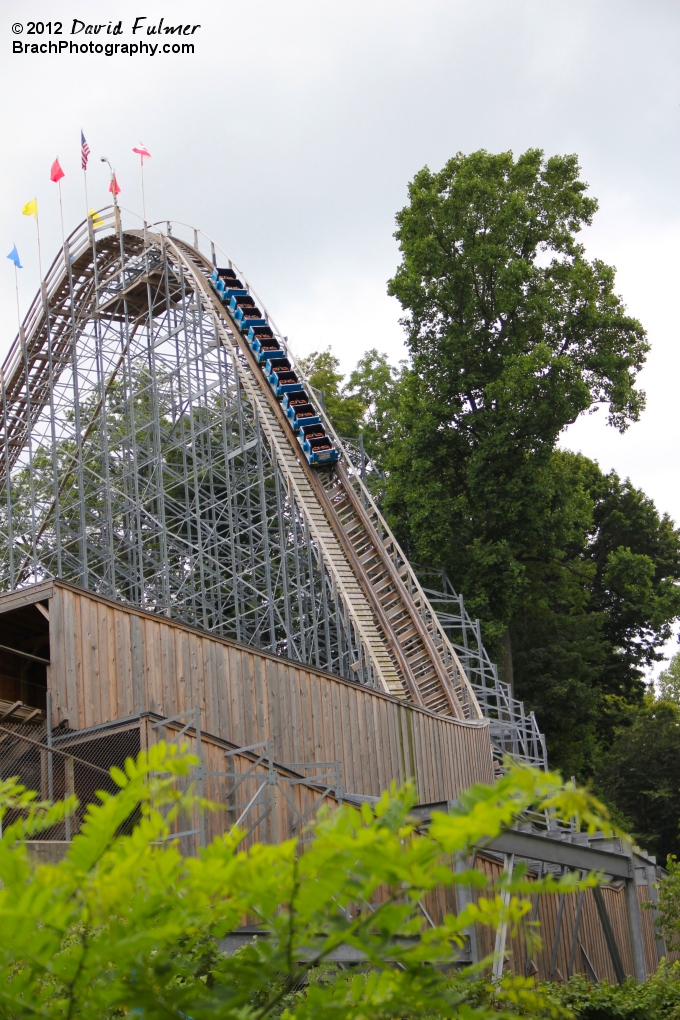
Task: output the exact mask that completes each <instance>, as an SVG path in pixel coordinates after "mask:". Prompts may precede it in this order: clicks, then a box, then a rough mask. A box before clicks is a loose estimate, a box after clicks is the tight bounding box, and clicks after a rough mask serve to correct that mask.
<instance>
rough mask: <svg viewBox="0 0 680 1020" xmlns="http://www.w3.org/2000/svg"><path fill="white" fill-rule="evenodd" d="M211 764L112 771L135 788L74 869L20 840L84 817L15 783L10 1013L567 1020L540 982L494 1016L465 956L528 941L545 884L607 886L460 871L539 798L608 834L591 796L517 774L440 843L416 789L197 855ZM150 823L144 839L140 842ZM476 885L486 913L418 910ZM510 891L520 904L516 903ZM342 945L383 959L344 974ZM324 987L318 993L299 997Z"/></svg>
mask: <svg viewBox="0 0 680 1020" xmlns="http://www.w3.org/2000/svg"><path fill="white" fill-rule="evenodd" d="M192 764H195V759H192V758H190V757H189V756H188V755H187V754H186V753H185V752H184V751H179V752H177V751H176V749H174V748H166V747H165V746H164V745H162V744H161V745H157V746H154V747H151V748H150V749H149V751H148V752H142V753H141V754H140V755H139V757H138V759H137V762H133V761H131V760H128V761H127V762H126V765H125V771H124V772H123V771H121V770H118V769H114V770H112V775H113V777H114V779H115V781H116V783H117V785H118V786H119V788H120V789H119V792H118V794H117V795H116V796H109V795H107V794H104V793H100V794H99V803H98V804H95V805H90V806H89V807H88V809H87V812H86V817H85V822H84V825H83V828H82V832H81V833H80V834H79V835H78V836H77V837H76V838H75V839H74V840H73V842H72V844H71V846H70V848H69V851H68V853H67V855H66V857H65V859H64V860H63V861H62V862H61V863H60V864H58V865H39V866H37V867H35V868H32V867H31V865H30V864H29V861H28V857H27V853H26V848H25V846H24V845H23V844H22V843H21V840H23V839H24V838H25V837H26V836H27V835H29V834H34V833H35V832H37V831H39V829H40V827H41V825H42V826H46V825H50V824H54V822H55V820H56V819H57V818H59V817H61V816H63V813H64V811H65V810H66V809H67V806H66V805H56V807H50V806H48V805H44V804H39V803H37V802H36V801H35V797H34V795H32V794H28V793H27V792H26V791H25V790H24V789H23V788H22V787H20V786H18V785H17V784H16V783H14V782H13V781H10V782H6V783H4V784H3V785H2V787H1V788H0V805H1V810H2V814H3V817H4V819H5V821H6V819H7V812H8V811H11V812H12V813H13V815H14V816H16V814H17V813H18V814H19V820H18V821H16V820H15V821H14V822H12V823H11V824H9V825H5V828H4V832H3V835H2V840H1V841H0V880H1V881H2V888H1V889H0V930H2V934H3V937H2V940H1V942H0V1015H3V1016H8V1017H12V1018H13V1020H15V1018H16V1020H19V1018H23V1017H26V1018H28V1017H32V1018H35V1017H43V1018H45V1020H47V1018H50V1020H52V1018H54V1020H62V1018H72V1017H76V1016H87V1017H115V1016H127V1015H129V1014H135V1015H136V1014H141V1015H143V1016H144V1017H145V1018H148V1020H153V1018H159V1020H160V1018H163V1020H167V1018H170V1017H174V1018H177V1020H179V1018H186V1017H187V1016H189V1017H191V1018H193V1020H204V1018H205V1020H208V1018H213V1017H214V1016H216V1015H217V1016H220V1017H221V1018H225V1020H227V1018H234V1020H236V1018H238V1020H246V1018H253V1020H254V1018H264V1017H268V1016H280V1015H282V1016H285V1017H289V1018H292V1017H296V1018H307V1017H310V1018H311V1017H319V1016H323V1017H338V1018H341V1020H350V1018H357V1020H358V1018H362V1020H363V1018H371V1017H375V1018H381V1020H387V1018H391V1017H394V1018H398V1017H404V1016H409V1017H436V1016H440V1017H442V1016H446V1017H461V1018H467V1020H473V1018H477V1020H484V1018H489V1020H490V1018H491V1016H499V1015H501V1016H502V1015H506V1013H507V1012H508V1009H509V1008H510V1007H512V1008H513V1009H514V1008H515V1007H516V1006H517V1005H521V1007H522V1009H523V1010H526V1011H527V1012H530V1011H532V1010H533V1011H536V1010H538V1009H540V1008H543V1007H544V1006H545V1007H546V1008H548V1007H547V1005H546V1003H547V1000H546V999H545V996H543V995H541V993H540V992H537V991H536V990H535V989H534V988H533V985H532V982H531V981H528V980H527V979H524V978H517V979H513V978H508V979H505V980H504V981H503V983H502V986H501V987H500V989H498V991H497V993H496V992H494V994H493V996H490V994H488V993H487V995H486V998H487V1000H488V1001H487V1004H485V1003H484V1002H483V1001H481V996H480V993H479V987H478V986H476V985H475V984H474V983H468V982H466V981H465V980H463V979H464V978H465V976H466V973H470V971H469V969H468V971H467V972H465V971H464V972H463V973H462V974H458V976H457V977H455V978H452V977H451V976H449V974H448V968H450V966H451V963H452V959H453V953H454V952H455V950H456V947H458V946H460V945H462V943H463V937H464V930H465V928H466V927H467V926H468V925H469V924H470V923H472V922H473V921H477V922H479V923H481V924H487V925H491V926H494V927H495V926H496V925H497V924H498V923H499V921H500V920H501V919H502V918H503V917H505V918H506V919H507V920H508V923H509V926H510V929H511V930H512V929H513V928H514V926H515V925H516V924H517V922H518V921H519V919H520V918H521V917H523V916H524V915H525V914H526V913H527V912H528V910H529V909H530V900H529V899H528V898H527V896H526V894H527V892H528V891H529V889H530V890H531V892H534V893H535V892H536V891H538V890H539V888H540V890H542V891H546V892H560V891H574V890H575V889H578V888H582V887H584V885H592V884H593V882H594V879H593V878H592V877H589V878H587V879H585V880H584V881H583V882H579V881H577V880H576V878H575V876H574V875H571V876H568V877H567V878H565V879H564V880H560V881H556V880H555V879H554V878H552V877H548V878H546V879H545V880H542V881H541V882H540V883H538V884H537V883H531V885H530V886H529V885H528V884H527V883H526V882H524V879H523V874H522V872H521V870H516V872H515V874H514V875H513V877H512V880H508V876H504V877H503V879H502V880H501V882H500V883H499V885H498V886H490V887H488V888H487V882H488V879H486V877H485V876H484V875H482V874H481V873H480V872H476V871H472V872H465V871H464V872H460V873H459V872H454V870H453V868H452V866H451V864H452V858H451V855H455V854H460V853H463V854H466V853H467V852H468V850H469V848H470V845H471V843H473V842H478V841H479V840H480V839H482V838H493V836H494V835H496V834H497V833H498V832H499V831H500V829H501V827H502V826H504V825H507V824H510V823H512V822H513V821H514V820H515V819H516V818H517V816H518V815H519V814H520V813H521V812H522V811H524V810H526V809H527V808H529V807H531V806H534V807H536V808H538V809H541V810H543V809H545V808H547V807H552V808H554V810H555V811H556V813H557V815H558V816H560V817H565V818H566V817H569V816H572V815H574V814H576V815H577V816H579V817H580V818H581V819H582V821H583V824H584V825H586V826H588V827H590V828H592V827H596V826H601V825H603V824H606V819H605V817H604V813H603V809H602V807H601V805H599V804H598V802H597V801H595V800H594V799H593V798H592V797H591V796H590V795H589V794H588V793H586V792H584V791H582V790H578V789H576V788H574V787H573V786H571V785H570V784H567V785H566V786H565V785H563V784H562V783H561V780H560V779H559V777H558V776H556V775H554V774H545V773H540V772H536V771H532V770H528V769H515V770H513V771H512V772H510V773H509V774H508V775H507V776H505V777H504V778H503V779H502V780H501V781H500V782H499V783H497V784H496V785H495V786H494V787H485V786H478V787H475V788H473V789H472V790H469V791H468V792H467V793H466V794H465V795H464V796H463V797H462V798H461V805H460V807H459V809H458V810H457V811H456V812H454V813H453V814H452V815H436V816H435V818H434V820H433V824H432V831H431V832H430V833H428V834H425V835H423V834H420V833H418V832H416V831H415V830H414V827H413V824H412V823H411V822H410V821H409V811H410V809H411V807H412V805H413V803H414V799H413V795H412V792H411V791H410V790H409V789H406V790H402V791H400V792H397V791H392V793H391V794H390V795H387V794H385V795H384V796H383V797H382V799H381V800H380V802H379V803H378V804H377V805H375V807H374V808H369V807H368V805H364V806H363V807H362V809H361V811H357V810H355V809H354V808H351V807H347V806H346V807H343V808H340V809H337V810H336V811H334V812H333V813H329V812H326V813H324V814H322V815H320V817H319V818H318V820H317V823H316V825H315V828H314V835H313V840H312V841H311V843H308V844H307V845H306V846H305V848H304V851H303V850H302V848H301V847H298V846H297V845H296V843H295V841H293V840H289V841H288V842H285V843H283V844H280V845H277V846H265V845H261V844H256V845H254V846H253V847H252V848H251V849H250V850H248V851H246V852H243V851H241V850H240V849H239V843H240V840H241V834H240V833H239V832H237V831H232V832H230V833H229V834H227V835H226V836H224V837H223V838H220V839H217V840H215V841H214V842H213V843H212V844H211V845H210V846H209V847H207V848H206V849H205V850H204V851H202V852H201V854H200V855H199V856H198V857H197V858H189V859H183V858H182V857H181V856H180V854H179V852H178V850H177V849H176V847H175V846H174V845H173V844H172V842H171V841H169V840H168V836H169V835H170V831H171V829H170V826H171V823H172V822H173V819H175V818H177V816H178V813H179V812H180V811H181V810H187V809H188V808H189V807H190V805H191V797H190V794H184V795H179V794H177V793H175V791H174V787H173V778H174V777H175V776H177V775H186V774H187V772H188V769H189V767H190V766H191V765H192ZM70 806H71V808H72V807H73V805H72V804H71V805H70ZM131 816H134V817H136V818H137V819H138V820H137V822H136V825H135V827H134V829H133V831H132V832H131V834H129V835H121V834H120V832H121V825H122V823H123V822H124V821H125V820H126V819H129V818H130V817H131ZM457 882H458V883H461V882H462V883H465V884H469V883H471V882H474V883H475V884H476V885H477V886H478V887H479V897H478V900H477V902H476V903H475V904H474V905H470V906H468V907H467V908H466V909H465V910H463V911H462V912H461V913H460V914H459V915H458V916H457V917H453V916H448V917H446V918H445V920H444V922H443V923H442V924H441V925H440V926H439V927H436V928H431V927H427V925H426V924H425V921H424V918H423V915H422V911H421V909H420V907H419V901H420V900H421V899H422V897H423V895H424V894H425V893H426V892H427V891H429V890H433V889H436V888H437V887H440V886H448V885H452V884H455V883H457ZM501 887H505V888H509V890H510V892H511V895H510V897H509V903H507V904H506V903H505V900H504V898H503V897H502V896H501V895H500V888H501ZM244 919H249V920H250V921H251V922H252V921H253V920H254V921H257V922H259V923H260V924H261V925H262V928H263V931H264V932H268V933H269V934H268V935H263V936H262V937H258V938H254V939H253V941H252V942H251V943H249V944H247V945H246V946H245V947H244V949H242V950H241V951H240V952H238V953H235V954H233V955H231V956H227V955H225V954H224V953H223V952H221V951H220V948H219V940H220V939H221V938H222V937H223V936H224V935H225V934H226V933H227V932H229V931H231V930H233V929H235V928H238V927H239V926H240V925H242V924H243V922H244ZM416 935H417V936H420V937H419V938H413V936H416ZM340 945H348V946H352V947H355V948H356V949H358V950H360V951H361V952H363V953H364V954H365V957H366V965H365V966H363V967H362V968H361V969H360V970H358V971H357V970H354V971H337V970H335V969H334V968H333V967H332V966H330V965H329V964H327V963H326V961H328V959H329V957H330V956H331V954H332V953H333V951H334V950H335V949H336V948H337V947H338V946H340ZM395 961H396V963H397V964H398V966H395V965H394V962H395ZM305 976H309V978H310V983H309V986H308V988H307V989H306V991H304V992H296V989H299V988H300V987H301V985H302V979H304V978H305Z"/></svg>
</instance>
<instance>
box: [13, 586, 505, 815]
mask: <svg viewBox="0 0 680 1020" xmlns="http://www.w3.org/2000/svg"><path fill="white" fill-rule="evenodd" d="M37 587H39V588H40V589H43V590H44V591H45V593H46V595H47V597H48V600H49V614H50V658H51V667H50V668H49V671H48V672H49V680H48V683H49V687H50V690H51V691H52V696H53V703H54V712H55V719H54V722H55V723H57V722H59V721H61V720H63V719H68V722H69V725H70V726H71V727H74V728H83V727H88V726H95V725H97V724H99V723H102V722H108V721H110V720H113V719H122V718H126V717H128V716H133V715H138V714H139V713H140V712H145V711H151V712H157V713H159V714H161V715H165V716H167V717H169V716H173V715H175V714H177V713H180V712H183V711H185V710H186V709H190V708H194V707H196V705H197V704H198V705H199V706H200V711H201V725H202V727H203V728H204V729H205V731H207V732H208V733H212V734H214V735H215V736H217V737H220V738H222V739H225V740H228V741H232V742H233V743H235V744H237V745H239V746H246V745H250V744H254V743H257V742H259V741H263V740H268V739H270V738H271V739H272V740H273V743H274V755H275V758H276V760H277V761H279V762H282V763H285V762H312V761H336V760H339V761H341V762H342V767H343V778H344V786H345V789H346V790H348V791H350V792H354V793H360V794H368V795H371V796H377V795H379V794H380V793H381V792H382V791H383V790H384V789H386V788H387V787H389V785H390V783H391V782H392V781H396V782H397V783H403V782H404V781H406V780H407V779H410V778H412V779H414V781H415V783H416V786H417V790H418V795H419V799H420V801H421V802H423V803H430V802H434V801H442V800H453V799H455V798H456V797H457V796H458V794H459V793H460V791H461V790H463V789H465V788H466V787H468V786H470V785H472V784H473V783H476V782H486V783H489V782H492V781H493V763H492V756H491V743H490V739H489V730H488V724H487V723H486V722H483V723H482V724H479V723H466V722H460V721H458V720H454V719H448V718H446V717H444V716H437V715H434V714H432V713H430V712H427V711H424V710H422V709H418V708H414V707H409V706H406V705H403V704H401V703H400V702H398V701H397V700H396V699H394V698H391V697H389V696H387V695H384V694H381V693H378V692H376V691H372V690H369V689H367V688H365V687H359V686H358V685H355V684H352V683H350V682H348V681H345V680H341V679H340V678H338V677H334V676H332V675H331V674H329V673H324V672H322V671H319V670H313V669H310V668H308V667H305V666H301V665H297V664H295V663H293V662H290V661H289V660H286V659H282V658H278V657H277V656H274V655H269V654H267V653H263V652H259V651H256V650H254V649H251V648H248V647H245V646H243V645H238V644H236V643H235V642H231V641H225V640H221V639H219V638H216V637H213V636H211V635H208V634H205V633H203V632H201V631H198V630H195V629H192V628H190V627H185V626H182V625H181V624H177V623H175V622H173V621H171V620H166V619H164V618H162V617H158V616H154V615H152V614H150V613H145V612H142V611H140V610H136V609H134V608H131V607H126V606H123V605H120V604H118V603H114V602H109V601H107V600H105V599H101V598H98V597H97V596H94V595H92V594H90V593H88V592H84V591H82V590H80V589H77V588H72V587H70V586H68V585H64V584H62V583H61V582H53V583H51V584H50V585H49V586H48V585H41V586H37ZM48 588H49V591H48ZM36 594H37V593H36ZM15 597H16V593H15ZM4 598H7V599H11V596H3V597H0V612H1V611H2V602H3V599H4Z"/></svg>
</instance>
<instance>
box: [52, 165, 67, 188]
mask: <svg viewBox="0 0 680 1020" xmlns="http://www.w3.org/2000/svg"><path fill="white" fill-rule="evenodd" d="M62 177H66V174H65V173H64V171H63V170H62V169H61V167H60V166H59V160H58V159H55V161H54V163H53V164H52V169H51V170H50V180H51V181H54V183H55V184H56V183H57V181H60V180H61V179H62Z"/></svg>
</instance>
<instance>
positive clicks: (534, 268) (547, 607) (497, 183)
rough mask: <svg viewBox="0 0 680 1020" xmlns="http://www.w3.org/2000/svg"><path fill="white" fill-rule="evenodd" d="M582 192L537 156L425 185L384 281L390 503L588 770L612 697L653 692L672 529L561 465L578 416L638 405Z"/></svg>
mask: <svg viewBox="0 0 680 1020" xmlns="http://www.w3.org/2000/svg"><path fill="white" fill-rule="evenodd" d="M586 192H587V185H586V184H585V183H584V182H583V181H582V180H581V178H580V171H579V166H578V161H577V159H576V157H575V156H554V157H551V158H548V159H546V158H545V156H544V154H543V153H542V152H541V151H540V150H537V149H531V150H529V151H527V152H526V153H524V154H523V155H520V156H519V157H518V158H517V159H515V158H514V157H513V155H512V154H511V153H501V154H498V155H493V154H490V153H487V152H484V151H480V152H476V153H473V154H471V155H469V156H465V155H462V154H459V155H458V156H456V157H455V158H454V159H452V160H450V161H449V162H448V163H447V164H446V166H445V167H444V169H443V170H442V171H441V172H439V173H433V172H431V171H430V170H429V169H428V168H427V167H426V168H424V169H423V170H421V171H420V172H419V173H418V174H416V176H415V178H414V180H413V182H412V183H411V184H410V186H409V203H408V205H407V206H406V207H405V208H404V209H402V210H401V212H400V213H399V214H398V215H397V227H398V229H397V232H396V237H397V239H398V241H399V245H400V249H401V255H402V257H401V263H400V265H399V267H398V269H397V272H396V273H395V275H394V277H393V278H392V280H390V282H389V292H390V293H391V294H393V295H394V296H396V297H397V298H398V300H399V301H400V303H401V305H402V307H403V309H404V313H405V314H404V318H403V320H402V321H403V324H404V326H405V328H406V332H407V345H408V349H409V353H410V365H409V368H408V369H407V370H406V371H405V372H404V373H403V377H402V380H401V382H400V384H399V387H398V390H399V392H398V400H397V403H396V405H395V411H394V419H395V420H394V423H393V425H392V426H391V430H390V433H389V434H390V436H391V437H392V442H391V445H390V447H389V451H388V453H387V456H386V466H387V468H388V482H387V488H386V497H385V507H386V510H387V512H388V515H389V516H390V519H391V522H392V524H393V526H394V528H395V530H396V531H397V533H398V535H399V537H400V539H401V540H402V542H403V543H404V544H405V546H406V547H407V550H408V551H409V554H410V555H411V556H412V557H413V558H414V559H417V560H419V561H421V562H426V563H431V564H433V565H437V566H443V567H445V568H446V569H447V571H448V572H449V574H450V576H451V577H452V579H453V581H454V583H455V584H456V586H457V587H458V588H459V589H461V590H462V591H464V593H465V595H466V600H467V602H468V605H469V607H470V608H471V609H472V610H473V612H474V613H476V615H478V616H480V617H481V618H482V620H483V622H484V624H485V635H486V639H487V641H488V642H489V643H490V644H491V645H492V647H493V650H494V652H495V654H496V656H497V658H498V659H499V660H500V662H501V667H502V672H503V676H504V678H505V679H506V680H508V681H510V682H511V683H513V684H514V686H515V689H516V692H517V693H518V694H519V695H520V696H523V697H526V699H527V701H528V702H529V704H530V705H531V707H532V708H535V709H536V710H537V712H538V714H539V719H540V722H541V725H542V726H543V727H545V729H546V730H547V732H548V736H549V738H550V743H551V751H552V753H553V760H554V761H556V764H559V765H560V766H562V767H563V768H565V769H569V770H575V769H579V770H581V771H582V772H583V771H585V772H587V771H588V770H589V769H590V768H591V767H592V761H593V755H594V751H595V746H596V744H597V742H598V740H601V739H603V729H604V730H605V731H606V730H607V727H609V731H608V732H609V735H611V731H612V727H613V725H615V723H616V722H617V719H618V717H617V711H616V708H615V706H616V705H617V704H618V702H617V700H616V699H617V698H619V699H620V698H623V699H624V701H631V700H632V701H635V700H636V699H637V700H639V699H640V698H641V697H642V693H643V684H642V682H641V676H642V668H643V667H644V665H645V664H647V663H649V662H650V661H653V659H654V658H655V657H657V655H658V648H659V646H660V644H662V643H663V641H664V640H665V639H666V637H667V635H668V633H669V626H670V621H672V619H673V617H674V616H675V615H677V613H678V611H679V609H680V602H679V600H678V589H677V580H678V578H679V577H680V560H679V558H678V548H679V547H678V536H677V533H676V532H675V530H674V528H673V525H672V522H670V521H669V520H668V519H666V518H661V517H659V515H658V513H657V511H656V509H655V508H654V506H653V504H652V503H651V501H649V500H647V499H646V497H644V495H643V494H642V493H640V492H639V491H637V490H635V489H634V488H633V487H632V486H631V485H630V483H628V482H622V481H621V480H620V479H619V478H618V477H617V476H616V475H614V474H611V475H604V474H603V473H602V472H601V471H600V470H599V468H598V467H597V465H596V464H594V463H593V462H591V461H587V459H586V458H582V457H576V456H574V455H570V454H561V453H560V452H559V451H558V450H557V442H558V439H559V437H560V434H561V433H562V431H563V430H564V428H565V427H566V426H567V425H569V424H570V423H572V422H574V421H575V420H576V418H577V417H578V416H579V415H580V414H582V413H583V412H585V411H586V410H594V409H597V408H598V407H599V406H600V405H602V406H604V407H606V409H607V414H608V421H609V423H610V424H611V425H612V426H613V427H615V428H617V429H619V430H620V431H624V430H625V429H626V428H627V427H628V426H629V424H630V423H632V422H634V421H636V420H637V419H638V417H639V415H640V412H641V410H642V408H643V407H644V395H643V394H642V393H641V392H640V391H639V389H638V388H637V387H636V378H637V375H638V373H639V371H640V369H641V368H642V366H643V364H644V361H645V357H646V354H647V351H648V342H647V339H646V335H645V331H644V329H643V327H642V325H641V324H640V323H639V322H638V321H637V320H636V319H634V318H633V317H631V316H630V315H628V314H627V312H626V309H625V307H624V305H623V302H622V300H621V298H620V297H619V296H618V295H617V294H616V292H615V272H614V269H613V268H612V267H611V266H608V265H606V264H605V263H603V262H602V261H600V260H598V259H593V260H589V259H587V258H586V255H585V250H584V247H583V244H582V243H580V241H579V238H578V235H579V233H580V231H581V230H582V229H583V228H584V227H586V226H588V225H589V224H590V223H591V222H592V219H593V216H594V213H595V211H596V209H597V203H596V201H595V199H593V198H592V197H589V196H588V195H587V193H586ZM608 713H609V714H608ZM604 739H608V737H607V736H606V734H605V735H604Z"/></svg>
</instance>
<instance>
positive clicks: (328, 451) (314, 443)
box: [302, 436, 340, 467]
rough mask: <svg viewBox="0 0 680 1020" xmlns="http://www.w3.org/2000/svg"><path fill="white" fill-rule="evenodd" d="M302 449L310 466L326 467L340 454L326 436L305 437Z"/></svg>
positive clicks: (337, 458) (333, 462)
mask: <svg viewBox="0 0 680 1020" xmlns="http://www.w3.org/2000/svg"><path fill="white" fill-rule="evenodd" d="M302 449H303V450H304V452H305V455H306V457H307V460H308V461H309V463H310V464H311V465H312V466H323V467H327V466H328V465H329V464H335V463H336V462H337V461H338V460H339V458H340V454H339V453H338V451H337V450H336V449H335V447H334V446H333V444H332V442H331V441H330V439H329V438H328V436H321V437H319V438H316V439H305V440H304V442H303V443H302Z"/></svg>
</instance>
